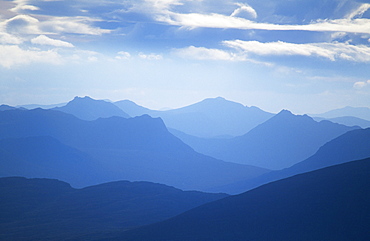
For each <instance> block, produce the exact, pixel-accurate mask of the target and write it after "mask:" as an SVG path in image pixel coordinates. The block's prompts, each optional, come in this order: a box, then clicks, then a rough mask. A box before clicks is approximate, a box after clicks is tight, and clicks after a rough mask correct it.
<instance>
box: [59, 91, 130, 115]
mask: <svg viewBox="0 0 370 241" xmlns="http://www.w3.org/2000/svg"><path fill="white" fill-rule="evenodd" d="M54 110H58V111H62V112H65V113H69V114H72V115H75V116H76V117H78V118H80V119H82V120H96V119H98V118H108V117H112V116H120V117H124V118H129V117H130V116H129V115H128V114H127V113H125V112H124V111H123V110H121V109H120V108H118V107H117V106H115V105H114V104H112V103H109V102H106V101H104V100H94V99H92V98H91V97H89V96H85V97H78V96H76V97H75V98H74V99H73V100H72V101H70V102H68V103H67V105H65V106H62V107H56V108H54Z"/></svg>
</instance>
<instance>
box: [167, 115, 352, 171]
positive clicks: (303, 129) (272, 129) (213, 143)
mask: <svg viewBox="0 0 370 241" xmlns="http://www.w3.org/2000/svg"><path fill="white" fill-rule="evenodd" d="M358 128H359V127H348V126H345V125H340V124H335V123H332V122H329V121H321V122H316V121H314V120H313V119H312V118H311V117H309V116H307V115H303V116H300V115H294V114H292V113H291V112H289V111H287V110H283V111H281V112H280V113H278V114H277V115H275V116H274V117H272V118H270V119H269V120H267V121H266V122H264V123H262V124H260V125H258V126H257V127H255V128H253V129H252V130H251V131H249V132H248V133H246V134H244V135H242V136H238V137H235V138H229V139H204V138H203V139H200V138H196V137H191V136H189V135H186V134H184V133H181V132H178V131H176V130H171V132H172V133H173V134H174V135H176V136H177V137H179V138H180V139H181V140H182V141H184V142H185V143H186V144H188V145H189V146H191V147H192V148H194V150H196V151H198V152H200V153H203V154H205V155H209V156H212V157H214V158H218V159H221V160H225V161H228V162H234V163H240V164H247V165H253V166H259V167H264V168H267V169H273V170H278V169H283V168H287V167H289V166H292V165H294V164H296V163H298V162H300V161H303V160H305V159H306V158H308V157H310V156H311V155H313V154H315V152H316V151H317V150H318V149H319V148H320V147H321V146H322V145H323V144H325V143H326V142H328V141H330V140H332V139H334V138H336V137H338V136H340V135H342V134H344V133H346V132H348V131H350V130H354V129H358Z"/></svg>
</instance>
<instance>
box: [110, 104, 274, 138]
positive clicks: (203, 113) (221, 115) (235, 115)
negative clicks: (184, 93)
mask: <svg viewBox="0 0 370 241" xmlns="http://www.w3.org/2000/svg"><path fill="white" fill-rule="evenodd" d="M115 104H116V105H117V106H118V107H120V108H121V109H122V110H123V111H127V112H129V113H132V114H134V113H135V114H136V115H142V114H149V115H151V116H152V117H161V118H162V119H163V121H164V122H165V124H166V126H167V127H169V128H172V129H176V130H179V131H182V132H184V133H187V134H190V135H194V136H198V137H207V138H208V137H219V136H222V137H223V136H237V135H242V134H245V133H246V132H248V131H249V130H250V129H252V128H253V127H255V126H257V125H258V124H260V123H262V122H264V121H266V120H267V119H269V118H271V117H272V116H273V114H271V113H268V112H265V111H263V110H261V109H259V108H257V107H246V106H243V105H242V104H240V103H236V102H233V101H229V100H226V99H224V98H222V97H217V98H208V99H205V100H202V101H200V102H198V103H195V104H192V105H189V106H185V107H182V108H178V109H172V110H166V111H154V110H149V109H147V108H144V107H141V106H138V105H136V104H135V103H133V102H131V101H127V100H126V101H119V102H116V103H115Z"/></svg>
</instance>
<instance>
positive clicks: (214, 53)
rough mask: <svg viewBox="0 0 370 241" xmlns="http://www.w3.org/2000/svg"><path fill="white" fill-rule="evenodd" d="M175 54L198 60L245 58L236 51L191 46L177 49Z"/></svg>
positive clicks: (238, 59) (236, 59) (235, 59)
mask: <svg viewBox="0 0 370 241" xmlns="http://www.w3.org/2000/svg"><path fill="white" fill-rule="evenodd" d="M174 54H176V55H178V56H180V57H182V58H190V59H198V60H229V61H241V60H245V58H244V57H243V56H238V55H236V54H234V53H231V52H227V51H224V50H220V49H208V48H204V47H194V46H189V47H187V48H182V49H176V50H174Z"/></svg>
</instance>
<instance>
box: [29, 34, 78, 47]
mask: <svg viewBox="0 0 370 241" xmlns="http://www.w3.org/2000/svg"><path fill="white" fill-rule="evenodd" d="M31 43H33V44H40V45H51V46H55V47H67V48H72V47H74V46H73V44H71V43H68V42H65V41H62V40H57V39H52V38H49V37H47V36H45V35H39V36H38V37H36V38H33V39H31Z"/></svg>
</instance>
